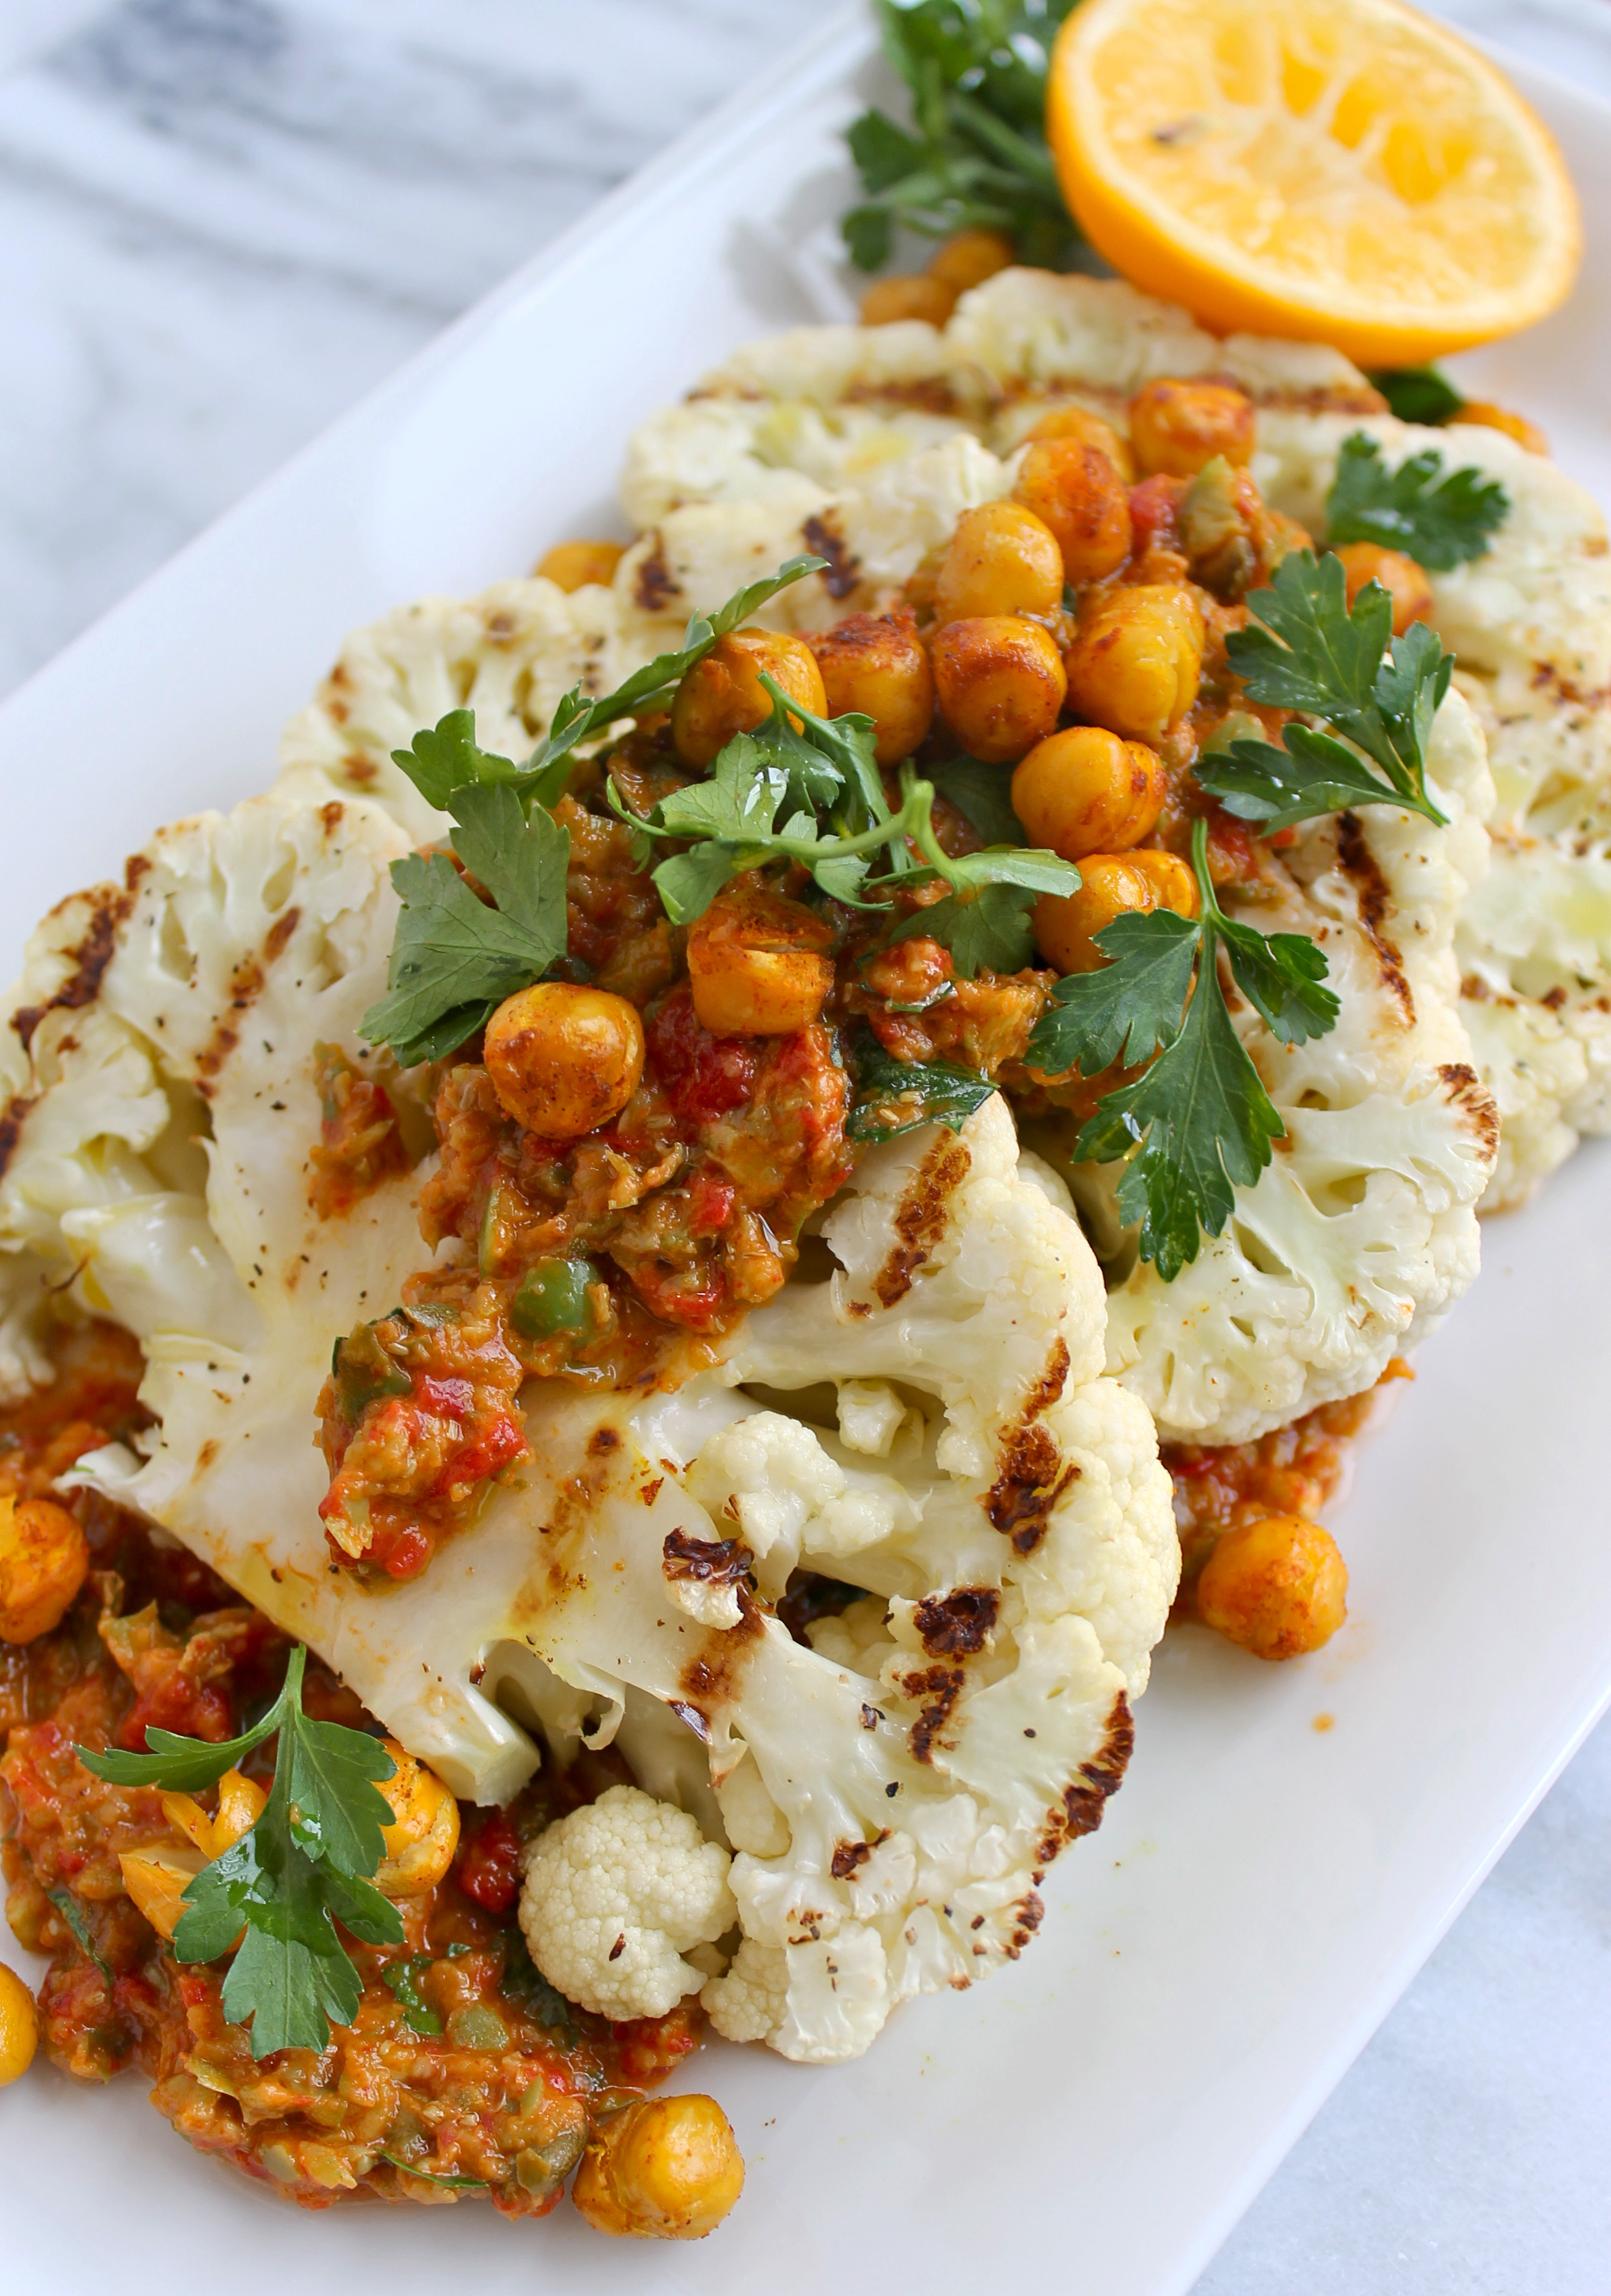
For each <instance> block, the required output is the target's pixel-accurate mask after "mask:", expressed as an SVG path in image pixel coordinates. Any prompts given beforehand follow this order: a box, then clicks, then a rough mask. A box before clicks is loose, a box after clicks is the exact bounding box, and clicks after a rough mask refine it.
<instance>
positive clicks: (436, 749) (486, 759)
mask: <svg viewBox="0 0 1611 2296" xmlns="http://www.w3.org/2000/svg"><path fill="white" fill-rule="evenodd" d="M391 754H392V759H393V762H394V763H395V764H397V765H399V766H401V767H402V768H403V770H404V772H405V774H406V775H408V778H409V780H410V781H411V782H413V785H414V787H415V788H416V789H417V790H418V791H419V792H420V794H421V797H422V798H423V799H425V801H426V803H427V804H428V805H434V806H435V807H436V808H437V811H438V813H446V811H447V808H448V803H449V800H450V799H452V797H453V793H454V791H455V790H456V789H462V788H463V787H464V786H465V784H466V783H475V782H512V781H518V780H519V768H518V767H516V766H515V764H514V763H513V761H512V760H511V758H500V757H496V756H495V755H493V754H492V752H491V751H489V750H483V749H482V748H481V747H480V746H479V744H478V742H477V740H476V713H475V711H474V710H473V709H450V710H449V711H448V713H447V715H446V717H440V718H438V721H437V723H436V724H435V725H434V726H421V729H420V731H419V732H418V733H417V734H415V735H414V738H413V742H411V743H410V745H409V747H408V748H407V749H406V750H393V751H392V753H391Z"/></svg>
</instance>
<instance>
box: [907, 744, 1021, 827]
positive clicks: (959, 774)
mask: <svg viewBox="0 0 1611 2296" xmlns="http://www.w3.org/2000/svg"><path fill="white" fill-rule="evenodd" d="M928 778H929V780H930V781H931V782H932V783H934V786H935V790H936V794H937V795H938V796H940V797H943V798H944V799H945V801H946V803H947V804H948V805H953V806H954V807H955V808H956V809H957V811H958V812H959V813H960V814H961V816H962V818H963V820H964V821H966V822H967V823H968V824H969V827H970V828H971V829H973V830H974V831H975V832H977V834H978V835H979V836H980V837H982V838H983V839H984V840H985V843H986V844H987V845H1027V844H1028V842H1029V838H1028V833H1027V832H1026V830H1025V827H1024V824H1023V823H1022V822H1021V821H1020V820H1019V819H1018V816H1017V814H1016V813H1014V811H1013V809H1012V795H1011V791H1012V775H1010V773H1009V772H1008V771H1007V770H1006V769H1005V767H1002V766H986V765H984V764H982V763H981V762H980V760H979V759H978V758H950V759H948V760H947V762H946V763H945V765H942V766H934V767H930V768H929V774H928Z"/></svg>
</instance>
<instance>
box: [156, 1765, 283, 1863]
mask: <svg viewBox="0 0 1611 2296" xmlns="http://www.w3.org/2000/svg"><path fill="white" fill-rule="evenodd" d="M267 1801H268V1797H267V1795H266V1793H265V1792H264V1791H263V1789H262V1787H261V1786H260V1785H257V1784H254V1783H253V1781H252V1780H251V1779H250V1778H247V1777H242V1776H241V1773H240V1771H239V1770H225V1773H224V1775H223V1776H222V1777H221V1778H220V1779H219V1781H218V1807H217V1812H216V1813H215V1814H214V1815H213V1816H210V1817H209V1815H208V1813H207V1812H206V1810H204V1809H203V1808H202V1807H201V1805H200V1802H199V1801H198V1800H196V1798H195V1796H194V1794H187V1793H165V1794H164V1795H163V1797H162V1815H163V1816H164V1817H165V1818H167V1820H168V1824H169V1825H171V1826H172V1827H173V1828H174V1829H175V1831H176V1833H182V1834H183V1835H184V1838H185V1840H186V1841H190V1842H192V1843H193V1844H194V1846H195V1847H196V1848H197V1849H199V1850H200V1852H201V1855H202V1856H203V1857H209V1858H211V1857H223V1855H224V1853H225V1850H226V1849H233V1848H234V1846H235V1844H236V1842H237V1841H240V1839H241V1835H242V1834H243V1833H250V1831H251V1829H252V1827H253V1826H254V1825H256V1824H257V1822H258V1819H259V1818H260V1817H261V1816H262V1815H263V1812H264V1809H265V1808H266V1805H267Z"/></svg>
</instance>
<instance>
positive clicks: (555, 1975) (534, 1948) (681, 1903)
mask: <svg viewBox="0 0 1611 2296" xmlns="http://www.w3.org/2000/svg"><path fill="white" fill-rule="evenodd" d="M727 1866H728V1857H727V1852H726V1851H725V1850H724V1849H722V1848H721V1847H720V1846H719V1844H717V1843H716V1842H714V1841H706V1839H705V1837H704V1835H703V1834H702V1833H700V1831H699V1824H698V1821H697V1820H696V1819H694V1818H691V1817H690V1816H689V1815H688V1813H687V1812H686V1811H685V1810H681V1809H676V1808H673V1806H672V1805H671V1804H670V1803H668V1802H663V1801H657V1800H655V1798H654V1796H653V1795H652V1794H646V1793H642V1792H640V1791H639V1789H638V1788H637V1787H636V1786H611V1787H610V1788H609V1792H607V1793H603V1794H601V1795H600V1797H599V1799H598V1800H597V1801H595V1802H590V1803H588V1804H587V1805H586V1806H585V1808H582V1809H575V1810H572V1811H571V1813H570V1815H569V1816H568V1817H562V1818H560V1819H559V1820H558V1822H557V1823H556V1824H555V1825H551V1826H550V1827H549V1828H548V1829H547V1831H546V1832H545V1833H540V1834H538V1836H537V1838H536V1841H534V1842H533V1844H532V1846H531V1848H530V1849H529V1850H528V1851H527V1857H526V1877H525V1880H524V1882H523V1883H522V1885H521V1890H520V1927H521V1929H522V1930H523V1931H525V1933H526V1942H527V1945H528V1946H529V1947H530V1948H531V1957H532V1959H533V1960H534V1961H535V1962H536V1965H537V1967H538V1968H539V1969H540V1970H541V1971H542V1972H543V1974H544V1977H545V1978H546V1979H547V1980H548V1981H549V1983H550V1984H551V1985H552V1986H555V1987H557V1988H558V1989H559V1991H560V1992H561V1993H562V1994H564V1996H565V1997H566V1999H567V2000H568V2001H575V2002H578V2003H579V2004H580V2005H581V2006H582V2007H583V2008H584V2009H591V2010H593V2012H594V2013H595V2014H596V2015H598V2016H601V2017H609V2018H613V2019H614V2020H615V2021H617V2023H620V2022H622V2021H625V2020H626V2019H628V2018H632V2017H663V2016H665V2014H666V2011H667V2010H668V2009H674V2008H675V2006H676V2005H677V2003H678V2002H679V2001H681V2000H682V1999H683V1996H684V1995H685V1994H689V1993H697V1992H698V1990H699V1988H700V1986H701V1985H703V1984H704V1982H705V1972H703V1971H701V1970H699V1969H696V1968H694V1967H693V1966H692V1965H691V1964H690V1963H688V1962H686V1961H684V1960H683V1955H684V1954H685V1953H687V1952H689V1951H690V1950H691V1948H693V1947H695V1946H701V1945H714V1944H715V1942H716V1939H717V1938H719V1937H720V1936H721V1935H722V1933H723V1931H725V1930H730V1929H731V1928H732V1925H733V1923H734V1922H735V1921H736V1920H737V1918H738V1908H737V1907H736V1906H735V1905H734V1903H733V1898H732V1890H730V1889H729V1888H728V1886H727Z"/></svg>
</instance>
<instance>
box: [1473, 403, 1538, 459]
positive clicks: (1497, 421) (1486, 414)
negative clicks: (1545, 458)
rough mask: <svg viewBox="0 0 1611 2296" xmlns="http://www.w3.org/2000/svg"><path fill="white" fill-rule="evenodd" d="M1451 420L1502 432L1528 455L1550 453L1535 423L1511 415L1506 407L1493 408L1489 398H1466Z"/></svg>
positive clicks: (1523, 415) (1523, 417) (1519, 416)
mask: <svg viewBox="0 0 1611 2296" xmlns="http://www.w3.org/2000/svg"><path fill="white" fill-rule="evenodd" d="M1451 420H1452V421H1453V422H1475V423H1476V424H1477V426H1478V427H1479V429H1481V430H1502V431H1503V432H1504V434H1505V436H1506V438H1507V439H1515V440H1516V442H1517V446H1519V447H1525V448H1526V449H1527V452H1528V453H1529V454H1530V455H1547V454H1548V453H1549V451H1550V441H1549V440H1548V439H1546V438H1545V436H1544V434H1543V432H1542V431H1541V430H1540V429H1539V427H1538V425H1537V423H1536V422H1528V420H1527V418H1526V416H1525V414H1512V412H1511V410H1510V409H1509V407H1508V406H1495V405H1494V404H1493V401H1492V399H1491V398H1468V399H1467V400H1466V401H1465V403H1464V404H1463V406H1461V408H1460V413H1459V414H1456V415H1453V416H1452V418H1451Z"/></svg>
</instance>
